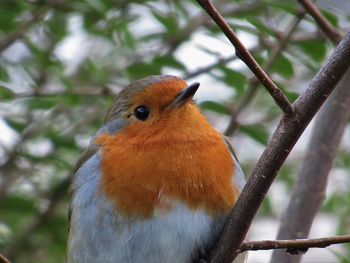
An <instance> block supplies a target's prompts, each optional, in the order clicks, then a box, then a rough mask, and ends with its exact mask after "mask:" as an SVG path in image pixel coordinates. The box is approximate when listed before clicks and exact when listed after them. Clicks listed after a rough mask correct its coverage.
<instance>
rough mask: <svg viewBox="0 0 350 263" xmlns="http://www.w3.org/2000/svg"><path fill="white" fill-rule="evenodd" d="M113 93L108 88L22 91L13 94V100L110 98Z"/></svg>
mask: <svg viewBox="0 0 350 263" xmlns="http://www.w3.org/2000/svg"><path fill="white" fill-rule="evenodd" d="M111 95H114V92H113V91H112V90H111V89H110V88H108V87H102V88H100V89H96V88H85V89H75V90H54V91H49V90H41V89H35V90H33V91H24V92H17V93H14V94H13V96H14V98H15V99H22V98H30V97H55V96H79V97H80V96H111Z"/></svg>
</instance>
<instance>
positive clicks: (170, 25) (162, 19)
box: [152, 11, 179, 32]
mask: <svg viewBox="0 0 350 263" xmlns="http://www.w3.org/2000/svg"><path fill="white" fill-rule="evenodd" d="M152 14H153V16H154V17H155V18H156V19H157V20H158V22H159V23H161V24H162V25H163V26H164V27H165V29H166V30H167V31H168V32H176V31H177V30H178V29H179V25H178V22H177V18H176V17H175V16H174V15H171V14H168V15H164V14H161V13H159V12H157V11H152Z"/></svg>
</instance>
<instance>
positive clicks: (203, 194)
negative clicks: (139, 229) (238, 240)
mask: <svg viewBox="0 0 350 263" xmlns="http://www.w3.org/2000/svg"><path fill="white" fill-rule="evenodd" d="M118 136H119V137H118ZM122 136H123V134H117V135H114V136H113V135H103V136H101V137H99V138H98V139H97V140H96V142H97V143H98V144H100V145H101V146H102V147H101V166H100V168H101V172H102V175H101V191H102V192H103V193H105V194H106V196H107V198H109V199H110V200H112V201H114V203H115V204H116V206H117V208H118V210H119V211H120V213H121V214H123V215H125V216H139V217H142V218H149V217H151V216H152V215H154V214H156V213H160V214H166V213H169V212H170V211H172V210H173V209H174V207H173V204H174V203H181V204H183V205H184V206H185V207H187V208H188V209H189V210H191V211H192V212H196V211H205V212H206V213H208V214H211V215H215V214H223V213H227V212H228V211H230V209H231V208H232V207H233V204H234V203H235V201H236V199H237V197H238V190H237V189H235V188H234V187H233V185H232V176H233V175H234V173H233V170H234V164H233V161H232V158H231V156H230V153H229V151H228V149H227V147H226V145H224V143H223V141H222V139H221V138H220V137H215V136H208V137H207V138H200V140H199V139H198V140H193V139H192V140H189V139H186V138H187V137H180V138H177V137H169V136H168V137H166V135H162V136H163V137H159V136H160V135H158V137H157V136H153V137H151V139H148V140H146V141H142V142H140V141H138V139H137V137H134V138H123V137H122Z"/></svg>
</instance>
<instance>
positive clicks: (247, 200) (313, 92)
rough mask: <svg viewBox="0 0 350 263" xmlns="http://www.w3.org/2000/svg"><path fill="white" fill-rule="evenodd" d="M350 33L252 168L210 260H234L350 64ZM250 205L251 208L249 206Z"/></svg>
mask: <svg viewBox="0 0 350 263" xmlns="http://www.w3.org/2000/svg"><path fill="white" fill-rule="evenodd" d="M349 57H350V32H348V33H347V34H346V35H345V37H344V39H343V40H342V41H341V42H340V44H339V45H338V46H337V47H336V49H335V50H334V51H333V53H332V54H331V56H330V57H329V58H328V60H327V62H326V63H325V65H324V66H323V67H322V68H321V69H320V71H319V72H318V73H317V75H316V76H315V77H314V79H313V80H312V81H311V83H310V84H309V86H308V88H307V90H306V91H305V93H304V94H302V95H301V96H300V97H299V98H298V99H297V100H296V102H295V103H294V106H295V115H294V116H293V117H292V118H290V117H288V116H283V117H282V118H281V120H280V123H279V125H278V127H277V129H276V131H275V132H274V134H273V136H272V139H271V140H270V142H269V144H268V145H267V147H266V149H265V151H264V152H263V154H262V156H261V157H260V159H259V161H258V163H257V165H256V166H255V168H254V169H253V172H252V174H251V176H250V177H249V179H248V181H247V183H246V185H245V187H244V189H243V191H242V193H241V195H240V196H239V198H238V201H237V203H236V205H235V207H234V209H233V210H232V212H231V214H230V216H229V219H228V221H227V222H226V225H225V227H224V230H223V233H222V234H221V235H220V237H219V239H218V241H217V242H216V244H215V246H214V248H213V249H212V250H211V251H210V252H209V262H224V263H225V262H232V260H233V259H234V258H235V257H236V256H237V250H238V249H239V247H240V244H241V243H242V241H243V239H244V238H245V236H246V234H247V232H248V229H249V227H250V225H251V223H252V221H253V218H254V216H255V214H256V212H257V211H258V209H259V207H260V205H261V203H262V201H263V199H264V197H265V195H266V193H267V191H268V190H269V188H270V186H271V184H272V182H273V180H274V179H275V177H276V176H277V173H278V171H279V169H280V168H281V166H282V164H283V163H284V161H285V160H286V158H287V156H288V155H289V153H290V151H291V150H292V149H293V147H294V145H295V143H296V142H297V141H298V139H299V138H300V136H301V134H302V133H303V131H304V130H305V128H306V127H307V125H308V124H309V123H310V121H311V120H312V118H313V117H314V115H315V114H316V112H317V111H318V110H319V108H320V107H321V105H322V104H323V103H324V102H325V100H326V99H327V97H328V96H329V94H330V93H331V92H332V91H333V89H334V88H335V86H336V85H337V83H338V82H339V80H340V79H341V78H342V76H343V75H344V73H345V71H346V70H347V69H348V68H349V66H350V60H349V59H348V58H349ZM248 208H249V209H248Z"/></svg>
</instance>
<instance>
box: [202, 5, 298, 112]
mask: <svg viewBox="0 0 350 263" xmlns="http://www.w3.org/2000/svg"><path fill="white" fill-rule="evenodd" d="M197 2H198V3H199V4H200V5H201V6H202V7H203V9H204V10H205V11H206V12H207V13H208V14H209V15H210V16H211V18H212V19H213V20H214V21H215V22H216V24H217V25H218V26H219V27H220V28H221V30H222V31H223V32H224V34H225V35H226V37H227V38H228V39H229V40H230V42H231V43H232V44H233V45H234V47H235V48H236V55H237V56H238V57H239V58H240V59H241V60H242V61H243V62H244V63H245V64H246V65H247V66H248V67H249V68H250V70H251V71H252V72H253V73H254V74H255V76H256V77H257V78H258V79H259V80H260V81H261V83H262V84H263V85H264V86H265V88H266V89H267V90H268V92H269V93H270V94H271V96H272V97H273V99H274V100H275V102H276V104H277V105H278V106H279V107H280V108H281V110H282V111H283V112H284V113H285V114H286V115H287V116H291V115H292V114H293V113H294V108H293V105H292V104H291V103H290V102H289V101H288V99H287V97H286V96H285V95H284V94H283V92H282V91H281V90H280V89H279V88H278V87H277V86H276V84H275V83H274V82H273V81H272V80H271V79H270V78H269V76H268V75H267V74H266V73H265V71H264V70H263V69H262V68H261V67H260V66H259V64H258V63H257V62H256V61H255V59H254V58H253V56H252V55H251V54H250V53H249V51H248V50H247V49H246V48H245V46H244V45H243V44H242V42H241V41H240V40H239V38H238V37H237V36H236V34H235V33H234V32H233V30H232V29H231V27H230V26H229V25H228V23H227V22H226V21H225V20H224V18H223V17H222V16H221V14H220V13H219V12H218V11H217V9H216V8H215V7H214V5H213V4H212V3H211V1H210V0H197Z"/></svg>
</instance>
